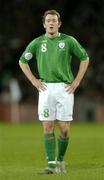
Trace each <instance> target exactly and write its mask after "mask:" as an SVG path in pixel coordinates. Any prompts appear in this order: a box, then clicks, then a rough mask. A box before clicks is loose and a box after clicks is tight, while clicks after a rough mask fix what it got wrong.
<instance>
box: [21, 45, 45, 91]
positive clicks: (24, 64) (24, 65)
mask: <svg viewBox="0 0 104 180" xmlns="http://www.w3.org/2000/svg"><path fill="white" fill-rule="evenodd" d="M34 47H35V46H34V43H33V42H32V43H30V44H29V46H27V48H26V50H25V51H24V53H23V54H22V56H21V57H20V60H19V66H20V68H21V70H22V71H23V72H24V74H25V75H26V77H27V78H28V79H29V81H30V82H31V83H32V85H33V86H34V87H36V88H37V89H38V90H45V89H46V87H45V85H44V83H43V82H41V80H40V79H37V78H36V77H35V75H34V74H33V73H32V71H31V69H30V66H29V64H28V62H29V61H30V60H31V59H32V58H33V57H34V55H35V49H34Z"/></svg>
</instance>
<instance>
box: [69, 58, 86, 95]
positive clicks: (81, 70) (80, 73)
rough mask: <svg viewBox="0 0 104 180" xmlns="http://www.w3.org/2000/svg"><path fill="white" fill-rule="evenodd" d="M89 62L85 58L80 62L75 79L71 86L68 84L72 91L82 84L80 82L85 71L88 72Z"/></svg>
mask: <svg viewBox="0 0 104 180" xmlns="http://www.w3.org/2000/svg"><path fill="white" fill-rule="evenodd" d="M88 64H89V60H88V59H85V60H83V61H81V62H80V65H79V70H78V73H77V75H76V77H75V79H74V81H73V82H72V84H71V85H70V86H67V90H68V91H69V92H70V93H74V92H75V90H76V88H77V87H78V86H79V85H80V82H81V80H82V79H83V77H84V74H85V72H86V70H87V68H88Z"/></svg>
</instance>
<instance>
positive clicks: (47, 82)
mask: <svg viewBox="0 0 104 180" xmlns="http://www.w3.org/2000/svg"><path fill="white" fill-rule="evenodd" d="M41 81H42V82H44V83H46V84H51V83H52V84H58V83H59V84H71V83H70V82H66V81H65V82H64V81H60V82H59V81H43V80H41Z"/></svg>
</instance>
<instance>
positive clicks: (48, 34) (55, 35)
mask: <svg viewBox="0 0 104 180" xmlns="http://www.w3.org/2000/svg"><path fill="white" fill-rule="evenodd" d="M59 34H60V33H59V32H57V33H54V34H50V33H47V32H46V36H47V37H49V38H51V39H52V38H55V37H57V36H59Z"/></svg>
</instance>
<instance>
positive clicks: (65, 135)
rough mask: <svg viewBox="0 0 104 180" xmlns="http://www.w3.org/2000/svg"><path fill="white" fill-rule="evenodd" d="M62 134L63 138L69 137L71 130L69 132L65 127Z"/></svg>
mask: <svg viewBox="0 0 104 180" xmlns="http://www.w3.org/2000/svg"><path fill="white" fill-rule="evenodd" d="M60 135H61V137H63V138H67V137H68V135H69V132H68V130H67V129H64V130H61V132H60Z"/></svg>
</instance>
